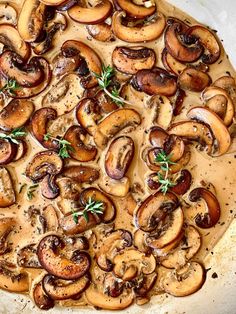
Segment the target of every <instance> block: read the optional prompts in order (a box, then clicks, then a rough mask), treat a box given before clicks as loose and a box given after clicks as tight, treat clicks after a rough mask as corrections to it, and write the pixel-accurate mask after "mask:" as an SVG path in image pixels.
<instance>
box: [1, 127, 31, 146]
mask: <svg viewBox="0 0 236 314" xmlns="http://www.w3.org/2000/svg"><path fill="white" fill-rule="evenodd" d="M26 135H27V132H25V129H24V128H16V129H14V130H13V131H11V133H9V134H6V133H0V138H2V139H5V140H7V141H11V142H12V143H14V144H20V142H19V141H18V140H17V139H19V138H22V137H25V136H26Z"/></svg>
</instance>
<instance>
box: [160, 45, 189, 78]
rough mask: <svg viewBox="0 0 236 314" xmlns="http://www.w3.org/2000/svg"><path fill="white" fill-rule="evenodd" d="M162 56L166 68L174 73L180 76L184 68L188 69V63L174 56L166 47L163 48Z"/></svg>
mask: <svg viewBox="0 0 236 314" xmlns="http://www.w3.org/2000/svg"><path fill="white" fill-rule="evenodd" d="M161 57H162V63H163V65H164V67H165V68H166V70H167V71H169V72H172V73H173V74H174V75H177V76H178V75H180V73H181V72H182V71H183V70H185V69H186V64H183V63H181V62H179V61H178V60H176V59H175V58H174V57H172V55H171V54H170V53H169V52H168V51H167V49H166V48H164V49H163V51H162V55H161Z"/></svg>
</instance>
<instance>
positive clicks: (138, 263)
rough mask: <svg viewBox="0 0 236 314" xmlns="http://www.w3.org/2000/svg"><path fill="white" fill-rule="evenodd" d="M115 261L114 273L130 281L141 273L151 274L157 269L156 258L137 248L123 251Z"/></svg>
mask: <svg viewBox="0 0 236 314" xmlns="http://www.w3.org/2000/svg"><path fill="white" fill-rule="evenodd" d="M113 261H114V268H113V273H114V274H115V275H116V276H117V277H119V278H121V279H123V280H124V281H129V280H131V279H133V278H135V277H137V276H138V275H140V274H144V275H148V274H151V273H153V272H154V271H155V269H156V260H155V257H154V256H153V255H152V254H150V255H149V256H146V255H145V254H144V253H141V252H139V251H138V250H135V249H125V250H123V251H121V252H120V253H119V254H117V255H116V256H115V257H114V260H113Z"/></svg>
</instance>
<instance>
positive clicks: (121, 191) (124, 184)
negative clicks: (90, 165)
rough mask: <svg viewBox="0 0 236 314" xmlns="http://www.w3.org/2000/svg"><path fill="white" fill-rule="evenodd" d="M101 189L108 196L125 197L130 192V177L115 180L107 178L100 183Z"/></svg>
mask: <svg viewBox="0 0 236 314" xmlns="http://www.w3.org/2000/svg"><path fill="white" fill-rule="evenodd" d="M99 187H100V188H101V189H102V190H103V191H104V192H105V193H107V194H110V195H113V196H117V197H125V196H126V195H127V194H128V193H129V190H130V180H129V178H128V177H123V178H122V179H120V180H114V179H111V178H110V177H108V176H106V177H104V178H103V180H102V181H101V182H99Z"/></svg>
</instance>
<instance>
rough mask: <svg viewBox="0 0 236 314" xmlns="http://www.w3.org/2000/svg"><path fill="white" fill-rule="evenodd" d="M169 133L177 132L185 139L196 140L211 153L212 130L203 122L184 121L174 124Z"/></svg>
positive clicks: (176, 133)
mask: <svg viewBox="0 0 236 314" xmlns="http://www.w3.org/2000/svg"><path fill="white" fill-rule="evenodd" d="M168 132H169V134H175V135H177V136H180V137H183V138H184V139H187V140H191V141H196V142H198V143H199V144H200V145H201V148H202V149H206V151H207V153H208V154H210V153H211V149H212V145H213V137H212V133H211V130H210V129H209V128H208V126H206V125H205V124H203V123H201V122H193V121H182V122H177V123H175V124H172V125H171V127H170V128H169V129H168Z"/></svg>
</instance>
